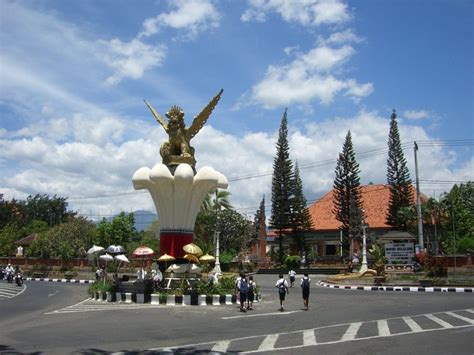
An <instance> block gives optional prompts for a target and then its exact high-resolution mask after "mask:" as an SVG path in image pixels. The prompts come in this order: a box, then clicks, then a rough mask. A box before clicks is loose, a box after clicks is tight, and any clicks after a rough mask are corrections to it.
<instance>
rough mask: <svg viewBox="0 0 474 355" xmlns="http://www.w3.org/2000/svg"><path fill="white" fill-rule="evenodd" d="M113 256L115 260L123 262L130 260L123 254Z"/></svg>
mask: <svg viewBox="0 0 474 355" xmlns="http://www.w3.org/2000/svg"><path fill="white" fill-rule="evenodd" d="M114 258H115V260H118V261H120V262H124V263H129V262H130V260H128V258H127V257H126V256H125V255H123V254H120V255H115V256H114Z"/></svg>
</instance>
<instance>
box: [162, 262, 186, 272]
mask: <svg viewBox="0 0 474 355" xmlns="http://www.w3.org/2000/svg"><path fill="white" fill-rule="evenodd" d="M187 270H188V264H181V265H176V264H173V265H171V266H170V267H169V268H168V269H166V271H167V272H174V273H175V274H182V273H185V272H186V271H187Z"/></svg>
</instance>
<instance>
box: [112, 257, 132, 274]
mask: <svg viewBox="0 0 474 355" xmlns="http://www.w3.org/2000/svg"><path fill="white" fill-rule="evenodd" d="M114 259H115V260H118V261H119V264H118V265H117V272H119V270H120V266H121V265H122V263H129V262H130V260H128V258H127V257H126V256H125V255H123V254H119V255H115V256H114Z"/></svg>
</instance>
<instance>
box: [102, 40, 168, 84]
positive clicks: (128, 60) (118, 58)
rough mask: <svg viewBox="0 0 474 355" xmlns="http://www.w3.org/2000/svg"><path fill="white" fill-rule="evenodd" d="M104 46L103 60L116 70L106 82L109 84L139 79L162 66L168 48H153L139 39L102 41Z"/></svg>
mask: <svg viewBox="0 0 474 355" xmlns="http://www.w3.org/2000/svg"><path fill="white" fill-rule="evenodd" d="M99 43H101V44H102V45H103V46H104V52H103V55H102V58H103V59H104V61H105V63H107V65H109V66H110V67H112V68H114V69H115V73H114V74H113V75H111V76H109V77H108V78H107V80H106V82H107V84H110V85H115V84H118V83H119V82H120V81H121V80H122V79H124V78H131V79H139V78H141V77H142V76H143V73H144V72H145V71H146V70H149V69H151V68H154V67H157V66H160V65H161V64H162V62H163V60H164V59H165V57H166V46H164V45H157V46H151V45H148V44H145V43H143V42H142V41H140V40H139V39H137V38H134V39H133V40H131V41H130V42H122V41H121V40H119V39H117V38H115V39H113V40H110V41H100V42H99Z"/></svg>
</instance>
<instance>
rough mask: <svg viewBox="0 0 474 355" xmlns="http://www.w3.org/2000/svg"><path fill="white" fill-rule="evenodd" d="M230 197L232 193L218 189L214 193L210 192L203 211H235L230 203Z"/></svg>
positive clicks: (203, 205)
mask: <svg viewBox="0 0 474 355" xmlns="http://www.w3.org/2000/svg"><path fill="white" fill-rule="evenodd" d="M230 195H231V193H230V192H229V191H225V190H217V189H216V190H214V191H212V192H209V193H208V194H207V195H206V197H205V199H204V201H203V203H202V205H201V211H216V210H217V211H220V210H222V209H225V210H230V209H233V207H232V205H231V204H230V202H229V196H230Z"/></svg>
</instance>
